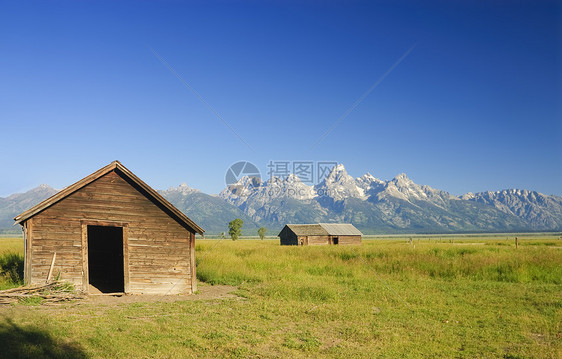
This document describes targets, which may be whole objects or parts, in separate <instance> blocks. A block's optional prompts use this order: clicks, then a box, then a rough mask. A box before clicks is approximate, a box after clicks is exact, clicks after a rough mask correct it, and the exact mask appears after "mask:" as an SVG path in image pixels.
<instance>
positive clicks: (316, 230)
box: [286, 224, 329, 236]
mask: <svg viewBox="0 0 562 359" xmlns="http://www.w3.org/2000/svg"><path fill="white" fill-rule="evenodd" d="M286 227H289V229H290V230H291V231H293V232H294V233H295V234H296V235H297V236H327V235H329V234H328V232H327V231H326V230H325V229H324V228H322V227H321V226H320V225H319V224H287V226H286Z"/></svg>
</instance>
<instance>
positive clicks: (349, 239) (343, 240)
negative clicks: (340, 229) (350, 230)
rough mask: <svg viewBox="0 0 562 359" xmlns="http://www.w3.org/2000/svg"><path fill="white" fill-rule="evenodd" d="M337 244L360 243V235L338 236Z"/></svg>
mask: <svg viewBox="0 0 562 359" xmlns="http://www.w3.org/2000/svg"><path fill="white" fill-rule="evenodd" d="M338 242H339V245H348V244H361V236H338Z"/></svg>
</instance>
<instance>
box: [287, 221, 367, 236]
mask: <svg viewBox="0 0 562 359" xmlns="http://www.w3.org/2000/svg"><path fill="white" fill-rule="evenodd" d="M285 227H288V228H289V229H290V230H291V231H293V232H294V233H295V234H296V235H297V236H362V235H363V233H361V232H360V231H359V230H358V229H357V228H355V226H354V225H353V224H351V223H316V224H287V225H286V226H285ZM281 232H283V231H281ZM279 234H281V233H279Z"/></svg>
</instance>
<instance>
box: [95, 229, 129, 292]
mask: <svg viewBox="0 0 562 359" xmlns="http://www.w3.org/2000/svg"><path fill="white" fill-rule="evenodd" d="M88 275H89V280H90V283H89V284H91V285H92V286H94V287H96V288H97V289H99V291H100V292H102V293H116V292H124V291H125V275H124V270H123V227H105V226H88Z"/></svg>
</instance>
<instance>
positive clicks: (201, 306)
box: [0, 235, 562, 358]
mask: <svg viewBox="0 0 562 359" xmlns="http://www.w3.org/2000/svg"><path fill="white" fill-rule="evenodd" d="M21 241H22V240H21V239H0V272H1V273H4V274H3V275H2V278H1V279H0V286H2V285H3V286H4V287H3V288H7V287H10V286H14V285H18V283H17V280H16V281H14V278H12V277H10V276H9V274H7V273H8V272H9V271H6V270H5V268H4V269H2V267H1V266H2V263H6V262H8V261H7V260H6V258H8V256H10V255H14V253H15V254H16V255H19V256H20V258H21V253H22V252H23V245H22V244H21ZM518 244H519V245H518V247H517V248H516V247H515V242H514V238H513V236H511V237H510V236H483V237H474V236H472V237H471V236H447V237H441V238H429V237H428V236H420V237H412V240H410V237H393V238H392V239H369V240H365V241H364V242H363V244H362V245H361V246H353V247H352V246H347V247H346V246H329V247H328V246H325V247H281V246H279V242H278V241H274V240H264V241H260V240H239V241H236V242H233V241H230V240H199V241H198V242H197V245H196V260H197V276H198V279H199V283H200V284H199V286H200V289H201V291H204V289H205V288H209V287H210V286H213V285H215V286H218V285H230V286H234V287H235V288H233V290H234V293H235V294H236V295H237V296H236V297H232V298H226V299H225V298H221V299H200V300H197V299H196V300H178V301H173V302H169V301H159V300H147V301H146V302H144V301H142V300H141V301H139V302H136V303H117V304H115V303H111V304H107V303H103V302H100V303H95V302H89V301H87V302H82V301H74V302H70V303H66V304H62V305H44V304H41V303H40V302H35V303H29V302H25V303H20V304H15V305H7V306H2V307H0V343H3V345H2V350H1V351H2V353H0V357H1V356H2V355H4V356H7V357H14V358H17V357H22V358H41V357H44V358H54V357H56V358H59V357H60V358H65V357H66V358H109V357H115V358H186V357H194V358H195V357H197V358H200V357H231V358H264V357H266V358H269V357H271V358H289V357H297V358H298V357H303V358H305V357H308V358H316V357H327V358H341V357H346V358H373V357H382V358H396V357H407V358H419V357H442V358H453V357H454V358H560V357H561V356H562V328H561V323H562V240H560V239H559V237H558V236H548V235H543V236H533V235H527V236H522V237H520V239H519V242H518ZM10 253H11V254H10ZM2 260H3V261H4V262H2ZM5 266H7V267H9V266H10V264H9V263H8V264H5ZM16 279H17V278H16ZM195 298H197V294H196V295H195Z"/></svg>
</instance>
